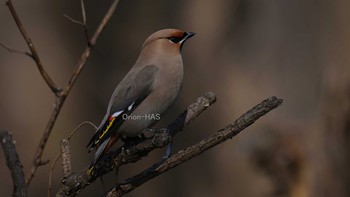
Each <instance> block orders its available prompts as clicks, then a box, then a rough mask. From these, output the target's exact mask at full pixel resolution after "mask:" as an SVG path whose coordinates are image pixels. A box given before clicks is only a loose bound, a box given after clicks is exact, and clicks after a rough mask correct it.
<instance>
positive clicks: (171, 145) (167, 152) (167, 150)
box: [163, 140, 173, 161]
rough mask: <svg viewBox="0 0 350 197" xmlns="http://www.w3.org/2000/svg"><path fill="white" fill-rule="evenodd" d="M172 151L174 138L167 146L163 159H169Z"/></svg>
mask: <svg viewBox="0 0 350 197" xmlns="http://www.w3.org/2000/svg"><path fill="white" fill-rule="evenodd" d="M172 152H173V140H171V141H170V142H169V144H168V145H167V147H166V150H165V153H164V155H163V161H165V160H167V159H169V157H170V155H171V153H172Z"/></svg>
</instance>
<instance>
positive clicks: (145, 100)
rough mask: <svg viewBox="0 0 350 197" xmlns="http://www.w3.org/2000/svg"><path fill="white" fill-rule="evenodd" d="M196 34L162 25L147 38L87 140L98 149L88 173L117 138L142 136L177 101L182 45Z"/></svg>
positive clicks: (181, 76) (90, 146) (180, 77)
mask: <svg viewBox="0 0 350 197" xmlns="http://www.w3.org/2000/svg"><path fill="white" fill-rule="evenodd" d="M194 35H195V33H194V32H186V31H183V30H179V29H162V30H159V31H157V32H155V33H153V34H151V35H150V36H149V37H148V38H147V39H146V40H145V41H144V43H143V45H142V49H141V53H140V55H139V57H138V58H137V60H136V62H135V64H134V65H133V66H132V67H131V69H130V70H129V72H128V73H127V74H126V75H125V77H124V78H123V79H122V80H121V81H120V83H119V84H118V85H117V87H116V88H115V90H114V92H113V94H112V96H111V98H110V101H109V104H108V107H107V112H106V115H105V116H104V118H103V119H102V121H101V123H100V125H99V127H98V128H97V130H96V132H95V134H94V135H93V136H92V137H91V139H90V141H89V143H88V144H87V147H88V148H89V152H91V151H92V150H94V149H96V152H95V156H94V159H93V161H92V162H91V164H90V167H89V169H88V174H91V173H92V172H93V169H94V166H95V164H96V163H97V162H98V161H99V160H100V159H101V157H103V156H104V155H105V154H106V153H107V152H108V150H109V149H110V148H111V147H112V145H113V144H114V143H115V142H117V141H118V140H119V139H125V138H133V137H137V136H139V135H140V134H142V133H143V131H144V130H145V129H147V128H150V127H152V126H153V125H154V124H155V123H156V122H157V121H158V120H159V119H160V118H161V117H162V115H163V114H164V113H165V112H166V111H167V110H168V109H169V108H170V107H171V106H172V105H173V104H174V103H175V101H176V100H177V98H178V96H179V93H180V90H181V88H182V82H183V61H182V56H181V51H182V47H183V45H184V43H185V42H186V41H187V40H188V39H189V38H191V37H193V36H194ZM129 117H131V118H129Z"/></svg>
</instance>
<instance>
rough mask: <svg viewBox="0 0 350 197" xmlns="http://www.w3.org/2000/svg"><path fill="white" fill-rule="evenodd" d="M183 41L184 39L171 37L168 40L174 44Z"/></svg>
mask: <svg viewBox="0 0 350 197" xmlns="http://www.w3.org/2000/svg"><path fill="white" fill-rule="evenodd" d="M182 39H183V37H174V36H173V37H169V38H168V40H169V41H170V42H172V43H179V42H180V41H181V40H182Z"/></svg>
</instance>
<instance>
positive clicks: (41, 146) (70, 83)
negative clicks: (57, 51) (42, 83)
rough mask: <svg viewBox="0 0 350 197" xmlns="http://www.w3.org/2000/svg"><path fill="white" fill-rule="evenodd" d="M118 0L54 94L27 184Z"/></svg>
mask: <svg viewBox="0 0 350 197" xmlns="http://www.w3.org/2000/svg"><path fill="white" fill-rule="evenodd" d="M118 2H119V0H114V1H113V2H112V4H111V6H110V8H109V10H108V11H107V13H106V14H105V16H104V18H103V19H102V21H101V23H100V25H99V26H98V28H97V30H96V31H95V34H94V36H93V37H92V38H91V40H90V42H89V43H90V44H89V45H88V46H87V47H86V48H85V50H84V51H83V53H82V54H81V57H80V59H79V61H78V63H77V65H76V67H75V69H74V71H73V74H72V76H71V78H70V79H69V81H68V84H67V85H66V87H65V88H64V90H63V91H61V92H60V94H58V95H56V96H57V97H56V102H55V108H54V110H53V112H52V114H51V117H50V120H49V122H48V124H47V126H46V128H45V131H44V133H43V135H42V137H41V139H40V142H39V145H38V148H37V150H36V152H35V154H34V159H33V164H32V167H31V169H30V171H29V172H28V174H27V177H26V182H27V185H29V184H30V182H31V180H32V179H33V177H34V175H35V173H36V170H37V168H38V167H39V164H40V163H41V160H42V155H43V152H44V149H45V147H46V143H47V140H48V139H49V136H50V134H51V131H52V128H53V126H54V125H55V122H56V119H57V117H58V115H59V113H60V111H61V108H62V106H63V104H64V102H65V100H66V98H67V96H68V94H69V93H70V91H71V90H72V88H73V85H74V83H75V82H76V80H77V79H78V76H79V75H80V73H81V71H82V69H83V68H84V66H85V64H86V61H87V60H88V58H89V56H90V52H91V50H92V48H93V46H94V45H95V44H96V40H97V39H98V37H99V36H100V34H101V32H102V30H103V29H104V27H105V26H106V25H107V23H108V21H109V19H110V18H111V17H112V15H113V13H114V11H115V10H116V8H117V5H118Z"/></svg>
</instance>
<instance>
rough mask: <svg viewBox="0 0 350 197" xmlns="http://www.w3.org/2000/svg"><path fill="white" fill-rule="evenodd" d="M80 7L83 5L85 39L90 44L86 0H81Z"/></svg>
mask: <svg viewBox="0 0 350 197" xmlns="http://www.w3.org/2000/svg"><path fill="white" fill-rule="evenodd" d="M80 7H81V16H82V18H83V27H84V33H85V39H86V41H87V45H88V46H90V38H89V33H88V28H87V23H86V11H85V3H84V0H80Z"/></svg>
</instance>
